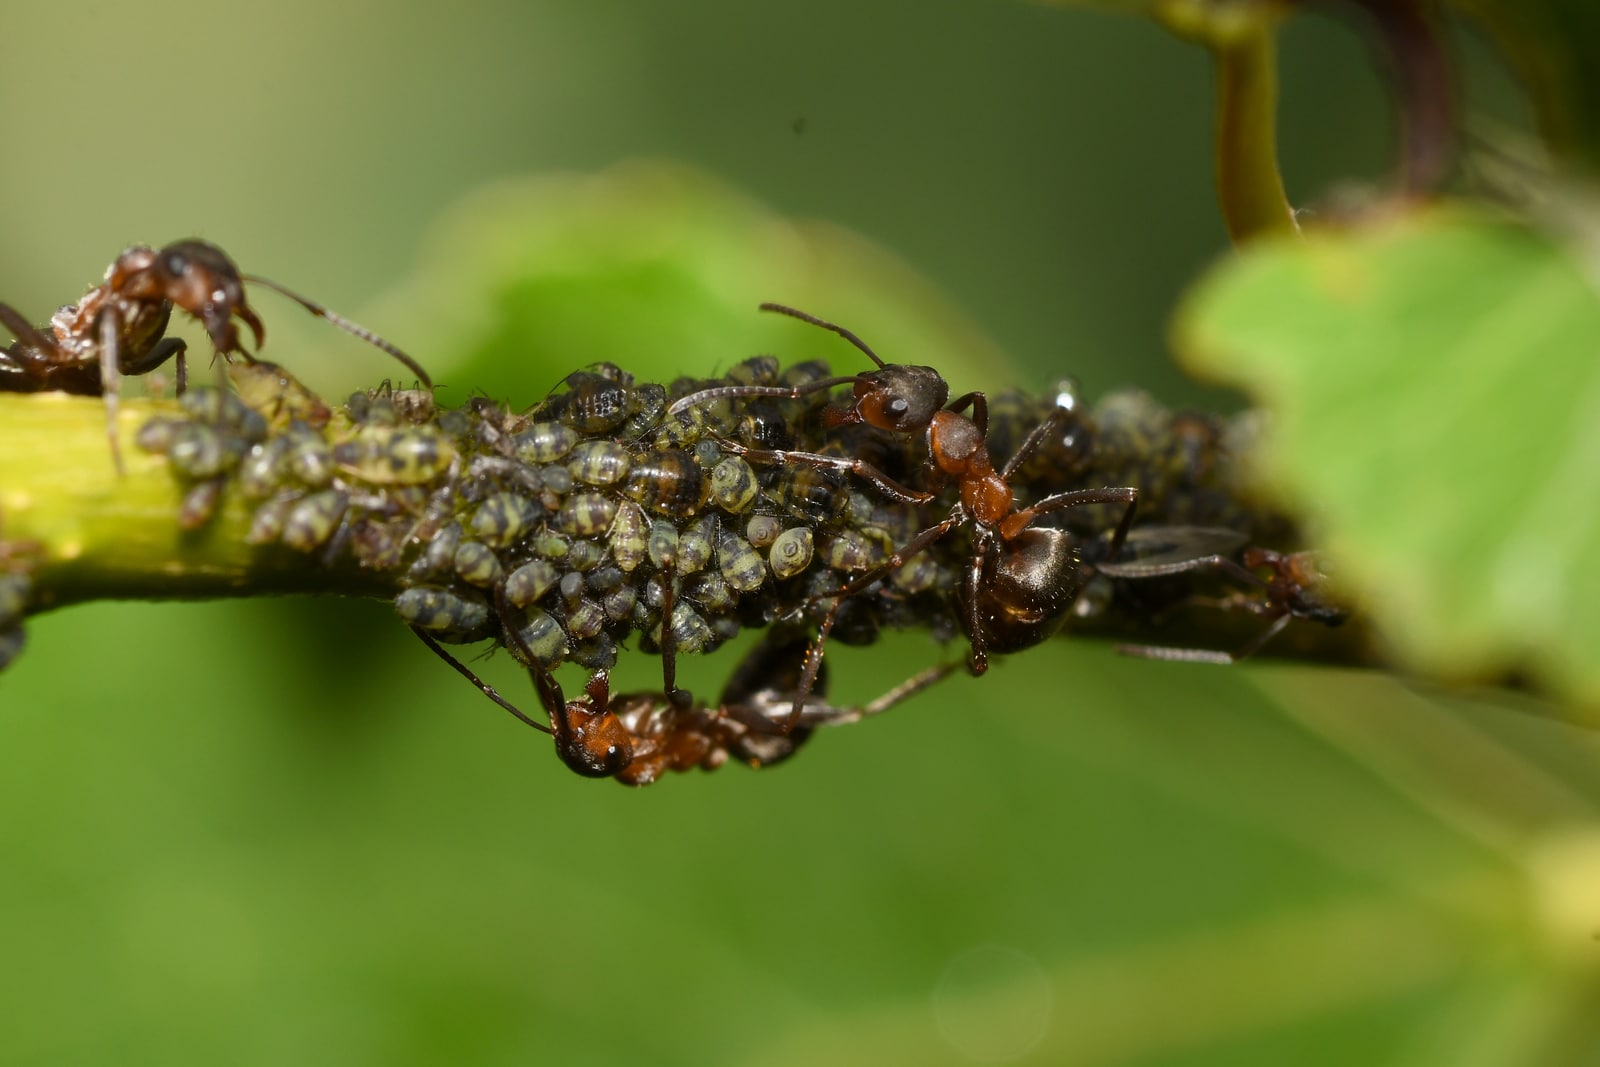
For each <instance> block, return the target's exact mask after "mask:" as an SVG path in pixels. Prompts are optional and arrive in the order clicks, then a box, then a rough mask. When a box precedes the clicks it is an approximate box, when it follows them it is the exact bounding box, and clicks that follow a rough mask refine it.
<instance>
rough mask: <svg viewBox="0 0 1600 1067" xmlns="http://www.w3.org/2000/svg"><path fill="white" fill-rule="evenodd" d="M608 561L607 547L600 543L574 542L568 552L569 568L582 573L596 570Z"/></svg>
mask: <svg viewBox="0 0 1600 1067" xmlns="http://www.w3.org/2000/svg"><path fill="white" fill-rule="evenodd" d="M605 561H606V546H605V545H603V544H601V543H599V542H598V541H574V542H572V548H571V549H570V550H569V551H568V552H567V566H568V567H570V568H571V569H572V570H575V571H578V572H580V573H587V572H589V571H592V570H594V569H595V568H596V567H598V566H600V564H602V563H604V562H605Z"/></svg>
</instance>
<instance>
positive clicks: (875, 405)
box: [856, 363, 950, 433]
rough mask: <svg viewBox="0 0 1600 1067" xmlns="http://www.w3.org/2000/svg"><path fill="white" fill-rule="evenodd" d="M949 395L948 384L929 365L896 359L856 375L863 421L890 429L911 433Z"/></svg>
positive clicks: (859, 408) (857, 393) (927, 421)
mask: <svg viewBox="0 0 1600 1067" xmlns="http://www.w3.org/2000/svg"><path fill="white" fill-rule="evenodd" d="M949 399H950V386H949V385H948V384H946V383H945V380H944V378H943V377H942V376H941V375H940V374H939V372H938V371H936V370H934V369H933V368H932V367H913V366H911V365H909V364H904V363H896V364H892V365H890V366H887V367H884V368H883V369H882V370H878V371H872V372H870V373H868V374H863V375H860V376H859V377H858V378H857V379H856V412H857V413H858V414H859V415H860V416H861V419H862V421H864V422H866V423H867V424H868V425H870V426H876V427H877V428H878V429H880V430H888V431H890V432H892V433H914V432H916V431H917V430H920V429H923V428H924V427H926V426H927V425H928V424H929V423H930V422H932V421H933V417H934V415H936V414H937V413H938V411H939V409H940V408H942V407H944V405H945V402H946V401H947V400H949Z"/></svg>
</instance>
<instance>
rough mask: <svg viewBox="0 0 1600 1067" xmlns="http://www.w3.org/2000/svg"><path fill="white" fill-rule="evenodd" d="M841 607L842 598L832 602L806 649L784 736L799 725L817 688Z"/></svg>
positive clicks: (784, 727)
mask: <svg viewBox="0 0 1600 1067" xmlns="http://www.w3.org/2000/svg"><path fill="white" fill-rule="evenodd" d="M843 607H844V598H843V597H839V598H837V599H835V600H834V602H833V606H832V607H830V608H829V609H828V614H827V615H825V616H823V619H822V625H820V626H818V627H817V636H816V639H815V640H814V641H812V642H811V644H810V645H809V646H808V647H807V648H806V659H805V666H804V668H803V669H802V670H801V671H800V681H799V682H798V683H797V684H796V685H795V691H794V704H793V705H791V706H790V708H789V716H788V718H786V719H784V720H783V732H784V733H785V734H788V733H791V732H792V731H793V730H794V728H795V726H797V725H798V724H799V722H800V717H801V715H802V714H803V713H804V712H805V706H806V698H807V697H809V696H810V695H811V691H812V690H813V689H815V688H816V686H817V674H818V672H820V671H821V670H822V653H823V651H824V650H825V649H826V648H827V645H828V635H829V634H830V633H832V632H833V624H834V623H836V622H838V621H839V611H840V609H841V608H843Z"/></svg>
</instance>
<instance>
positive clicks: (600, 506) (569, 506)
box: [555, 490, 617, 537]
mask: <svg viewBox="0 0 1600 1067" xmlns="http://www.w3.org/2000/svg"><path fill="white" fill-rule="evenodd" d="M616 516H617V499H616V497H614V496H612V495H611V494H610V493H601V492H598V491H589V490H586V491H584V492H581V493H573V494H572V495H571V496H569V497H567V498H566V499H565V500H563V501H562V502H561V510H559V511H557V512H556V517H555V526H556V529H558V530H560V531H561V532H562V533H569V534H575V535H577V536H579V537H594V536H596V535H599V534H603V533H605V532H606V531H607V530H609V529H610V528H611V520H612V519H614V518H616Z"/></svg>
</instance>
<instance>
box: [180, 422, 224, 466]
mask: <svg viewBox="0 0 1600 1067" xmlns="http://www.w3.org/2000/svg"><path fill="white" fill-rule="evenodd" d="M233 460H234V457H233V455H232V453H230V452H229V451H228V447H227V444H226V443H225V442H224V440H223V437H222V434H221V433H219V432H218V431H217V429H216V428H215V427H212V426H208V425H207V424H205V423H203V422H185V423H183V424H181V425H179V426H178V427H176V428H175V429H174V430H173V431H172V437H171V440H170V441H169V442H168V444H167V462H169V463H171V464H172V468H173V470H175V471H177V472H178V473H179V474H182V475H183V476H184V477H186V478H214V477H216V476H217V475H219V474H222V473H223V472H225V471H226V470H228V469H229V467H231V466H232V465H233Z"/></svg>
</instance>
